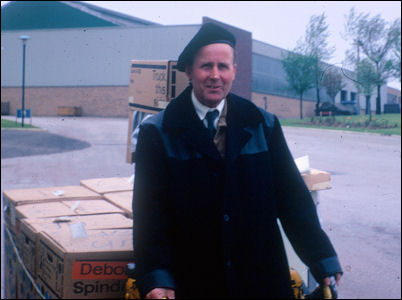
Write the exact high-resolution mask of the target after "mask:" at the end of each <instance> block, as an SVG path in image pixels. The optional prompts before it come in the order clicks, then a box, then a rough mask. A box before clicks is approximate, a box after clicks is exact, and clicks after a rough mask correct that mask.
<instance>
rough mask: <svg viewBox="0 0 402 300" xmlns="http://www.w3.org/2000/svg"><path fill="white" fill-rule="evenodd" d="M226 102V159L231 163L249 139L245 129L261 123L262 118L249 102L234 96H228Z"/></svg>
mask: <svg viewBox="0 0 402 300" xmlns="http://www.w3.org/2000/svg"><path fill="white" fill-rule="evenodd" d="M227 100H228V115H227V124H228V128H227V136H226V139H227V140H226V158H227V160H228V162H229V163H231V162H234V161H235V160H236V158H237V157H238V156H239V155H240V153H241V150H242V149H243V147H244V146H245V145H246V144H247V142H248V141H249V140H250V138H251V133H250V132H249V131H248V130H247V129H248V128H251V127H253V126H256V125H257V124H258V123H259V122H261V121H262V116H261V114H260V113H259V112H258V110H256V109H255V108H254V107H253V106H252V105H251V103H249V101H247V100H246V101H244V100H243V101H241V100H240V99H239V97H237V96H236V95H234V94H229V95H228V96H227Z"/></svg>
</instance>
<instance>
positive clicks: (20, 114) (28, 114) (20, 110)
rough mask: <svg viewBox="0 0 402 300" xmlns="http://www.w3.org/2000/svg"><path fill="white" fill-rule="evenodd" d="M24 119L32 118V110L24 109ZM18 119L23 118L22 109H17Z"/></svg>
mask: <svg viewBox="0 0 402 300" xmlns="http://www.w3.org/2000/svg"><path fill="white" fill-rule="evenodd" d="M24 112H25V113H24V117H25V118H30V117H31V110H30V109H24ZM17 118H22V109H17Z"/></svg>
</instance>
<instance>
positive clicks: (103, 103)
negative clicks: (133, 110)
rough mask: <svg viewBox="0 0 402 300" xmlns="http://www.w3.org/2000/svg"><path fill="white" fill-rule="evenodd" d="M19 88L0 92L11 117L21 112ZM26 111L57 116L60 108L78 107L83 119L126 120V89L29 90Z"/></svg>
mask: <svg viewBox="0 0 402 300" xmlns="http://www.w3.org/2000/svg"><path fill="white" fill-rule="evenodd" d="M21 94H22V91H21V88H20V87H19V88H3V87H2V88H1V102H9V103H10V115H15V114H16V110H17V109H20V108H21V98H22V96H21ZM24 99H25V101H24V103H25V108H26V109H31V111H32V115H33V116H57V111H58V107H59V106H78V107H81V114H82V116H99V117H127V113H128V86H117V87H28V88H25V97H24Z"/></svg>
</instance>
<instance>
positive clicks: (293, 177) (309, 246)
mask: <svg viewBox="0 0 402 300" xmlns="http://www.w3.org/2000/svg"><path fill="white" fill-rule="evenodd" d="M227 101H228V102H227V105H228V112H227V124H228V127H227V132H226V134H227V135H226V155H225V159H222V157H221V156H220V154H219V152H218V150H217V148H216V147H215V145H214V144H213V141H212V139H211V138H210V137H209V136H208V132H207V129H206V128H205V126H204V125H203V124H202V122H201V120H200V119H199V118H198V116H197V115H196V112H195V110H194V107H193V105H192V103H191V88H190V87H189V88H187V89H186V90H184V91H183V93H182V94H181V95H179V97H177V98H176V99H174V100H172V101H171V102H170V103H169V105H168V106H167V108H166V109H165V110H164V111H163V112H161V113H159V114H157V115H155V116H152V117H151V118H149V119H147V120H146V121H145V122H143V123H142V125H141V129H140V133H139V138H138V146H137V153H136V157H137V162H136V171H135V172H136V175H135V185H134V197H133V213H134V255H135V262H136V266H137V267H136V271H137V279H138V286H139V288H140V292H141V293H142V295H143V296H145V294H146V293H147V292H148V291H150V290H151V289H152V288H155V287H170V288H174V289H175V290H176V297H178V298H197V297H200V298H208V297H212V298H213V297H225V296H229V297H240V298H241V297H249V298H292V297H293V294H292V290H291V286H290V275H289V267H288V263H287V258H286V253H285V249H284V245H283V241H282V237H281V234H280V230H279V228H278V223H277V220H278V219H280V221H281V224H282V226H283V228H284V230H285V232H286V234H287V236H288V238H289V240H290V242H291V243H292V245H293V247H294V249H295V251H296V253H297V254H298V255H299V256H300V258H301V259H302V260H303V262H304V263H306V265H308V266H309V267H310V269H311V271H312V273H313V275H314V276H315V278H316V279H317V280H320V279H322V278H323V277H325V276H327V275H331V274H335V273H337V272H341V267H340V264H339V262H338V259H337V256H336V253H335V250H334V248H333V247H332V245H331V243H330V241H329V239H328V237H327V235H326V234H325V233H324V231H323V230H322V229H321V226H320V223H319V220H318V217H317V213H316V208H315V205H314V203H313V200H312V198H311V195H310V192H309V191H308V189H307V187H306V185H305V183H304V181H303V179H302V177H301V176H300V173H299V171H298V169H297V167H296V165H295V163H294V160H293V157H292V155H291V153H290V151H289V149H288V147H287V144H286V141H285V139H284V136H283V133H282V130H281V126H280V124H279V122H278V119H277V118H276V117H275V116H274V115H273V114H270V113H268V112H265V111H263V110H261V109H259V108H257V107H256V106H255V105H254V104H252V103H251V102H250V101H248V100H246V99H243V98H240V97H238V96H236V95H234V94H229V95H228V96H227Z"/></svg>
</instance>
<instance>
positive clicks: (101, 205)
mask: <svg viewBox="0 0 402 300" xmlns="http://www.w3.org/2000/svg"><path fill="white" fill-rule="evenodd" d="M62 203H63V204H65V205H66V206H67V207H69V208H70V209H71V210H73V211H74V212H76V213H77V214H78V215H94V214H106V213H124V212H123V210H121V209H120V208H118V207H117V206H116V205H113V204H112V203H110V202H109V201H106V200H105V199H96V200H82V201H79V202H78V201H76V200H66V201H62Z"/></svg>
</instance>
